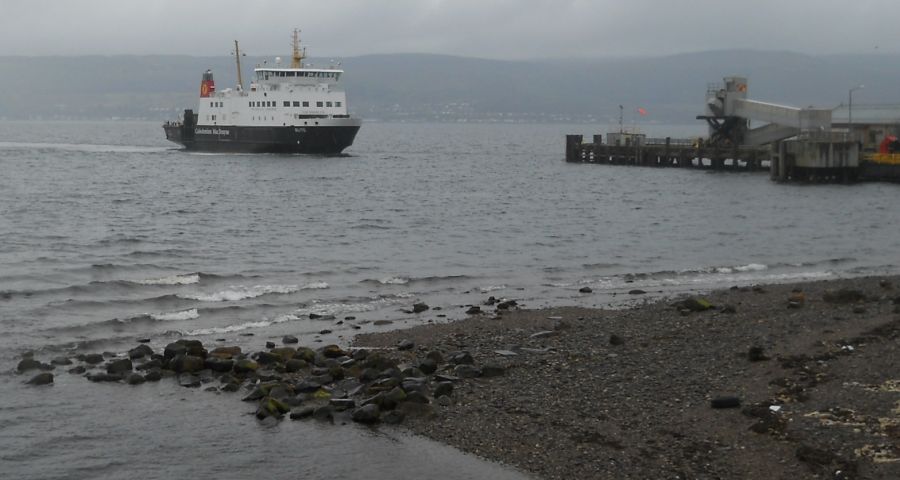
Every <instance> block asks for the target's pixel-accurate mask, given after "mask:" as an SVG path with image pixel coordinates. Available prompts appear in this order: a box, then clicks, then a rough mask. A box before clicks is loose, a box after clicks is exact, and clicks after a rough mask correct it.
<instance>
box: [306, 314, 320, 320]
mask: <svg viewBox="0 0 900 480" xmlns="http://www.w3.org/2000/svg"><path fill="white" fill-rule="evenodd" d="M319 318H322V316H321V315H319V314H318V313H310V314H309V319H310V320H317V319H319Z"/></svg>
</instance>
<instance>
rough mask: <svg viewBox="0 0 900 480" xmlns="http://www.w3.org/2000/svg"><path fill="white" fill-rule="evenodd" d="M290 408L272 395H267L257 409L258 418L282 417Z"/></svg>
mask: <svg viewBox="0 0 900 480" xmlns="http://www.w3.org/2000/svg"><path fill="white" fill-rule="evenodd" d="M290 410H291V409H290V408H288V406H287V405H285V404H284V402H282V401H280V400H278V399H275V398H272V397H266V398H264V399H262V400H261V401H260V402H259V407H258V408H257V409H256V418H258V419H260V420H263V419H265V418H268V417H275V418H281V417H282V416H284V414H285V413H287V412H289V411H290Z"/></svg>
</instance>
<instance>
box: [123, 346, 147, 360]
mask: <svg viewBox="0 0 900 480" xmlns="http://www.w3.org/2000/svg"><path fill="white" fill-rule="evenodd" d="M150 355H153V349H152V348H150V347H149V346H147V345H138V346H136V347H134V348H132V349H131V350H129V351H128V358H131V359H132V360H133V359H136V358H144V357H149V356H150Z"/></svg>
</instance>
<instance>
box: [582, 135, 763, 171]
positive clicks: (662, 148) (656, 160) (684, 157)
mask: <svg viewBox="0 0 900 480" xmlns="http://www.w3.org/2000/svg"><path fill="white" fill-rule="evenodd" d="M616 135H617V134H611V136H616ZM624 135H626V136H627V137H626V139H627V140H628V141H626V142H619V143H612V144H610V143H603V138H602V135H594V136H593V142H591V143H585V142H584V136H583V135H566V161H567V162H570V163H602V164H607V165H632V166H640V167H681V168H703V169H711V170H724V171H748V170H757V171H758V170H768V169H769V165H770V162H771V150H770V149H769V148H768V147H747V146H741V147H737V148H734V147H731V148H722V147H721V146H717V145H708V144H704V142H702V141H698V140H694V139H677V138H669V137H667V138H650V139H647V138H642V137H641V136H638V135H632V134H624Z"/></svg>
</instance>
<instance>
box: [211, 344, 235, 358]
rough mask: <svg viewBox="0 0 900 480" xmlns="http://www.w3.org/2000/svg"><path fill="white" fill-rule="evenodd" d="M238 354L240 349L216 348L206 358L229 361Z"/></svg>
mask: <svg viewBox="0 0 900 480" xmlns="http://www.w3.org/2000/svg"><path fill="white" fill-rule="evenodd" d="M240 354H241V347H216V348H214V349H213V350H212V351H211V352H209V355H208V356H210V357H216V358H221V359H224V360H229V359H233V358H234V357H237V356H238V355H240Z"/></svg>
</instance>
